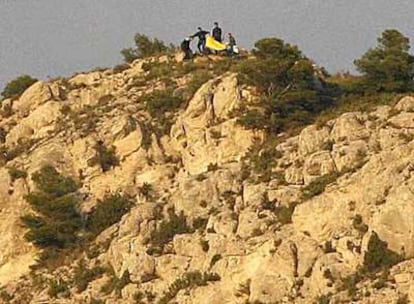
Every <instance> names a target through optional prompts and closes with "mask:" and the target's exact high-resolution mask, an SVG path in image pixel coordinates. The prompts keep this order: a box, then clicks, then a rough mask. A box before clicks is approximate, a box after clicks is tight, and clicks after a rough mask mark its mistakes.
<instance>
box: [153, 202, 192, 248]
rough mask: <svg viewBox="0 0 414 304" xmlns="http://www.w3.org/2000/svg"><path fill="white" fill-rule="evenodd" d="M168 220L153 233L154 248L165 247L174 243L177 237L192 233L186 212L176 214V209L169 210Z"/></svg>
mask: <svg viewBox="0 0 414 304" xmlns="http://www.w3.org/2000/svg"><path fill="white" fill-rule="evenodd" d="M168 216H169V218H168V219H165V220H163V221H162V222H161V223H160V225H159V226H158V227H157V229H156V230H155V231H153V232H152V233H151V237H150V239H151V240H150V243H151V244H152V245H153V246H160V247H163V246H164V245H165V244H167V243H168V242H170V241H172V239H173V238H174V236H175V235H177V234H184V233H189V232H191V231H192V230H191V228H190V227H189V226H188V225H187V218H186V216H185V215H184V212H182V211H181V212H180V213H179V214H178V215H177V214H175V211H174V209H170V210H168Z"/></svg>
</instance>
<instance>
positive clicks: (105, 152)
mask: <svg viewBox="0 0 414 304" xmlns="http://www.w3.org/2000/svg"><path fill="white" fill-rule="evenodd" d="M94 149H95V151H96V153H97V154H96V156H95V157H93V158H92V159H90V161H89V163H88V164H89V165H90V166H95V165H97V164H99V165H100V167H101V168H102V171H103V172H106V171H109V170H110V169H111V168H112V167H115V166H118V165H119V160H118V157H117V156H116V153H115V147H110V148H107V147H106V146H105V145H104V143H103V142H101V141H99V142H98V143H97V144H96V145H95V146H94Z"/></svg>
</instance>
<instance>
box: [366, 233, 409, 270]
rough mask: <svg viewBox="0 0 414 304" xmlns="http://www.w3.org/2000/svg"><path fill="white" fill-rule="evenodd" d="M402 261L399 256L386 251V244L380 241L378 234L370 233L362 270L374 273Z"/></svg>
mask: <svg viewBox="0 0 414 304" xmlns="http://www.w3.org/2000/svg"><path fill="white" fill-rule="evenodd" d="M402 260H403V257H402V256H400V255H399V254H397V253H395V252H393V251H391V250H389V249H388V244H387V243H386V242H384V241H382V240H381V239H380V238H379V237H378V234H376V233H375V232H373V233H372V235H371V238H370V239H369V242H368V251H367V253H366V254H365V256H364V264H363V270H364V271H366V272H370V273H372V272H376V271H378V270H381V269H384V268H387V267H392V266H394V265H395V264H398V263H399V262H401V261H402Z"/></svg>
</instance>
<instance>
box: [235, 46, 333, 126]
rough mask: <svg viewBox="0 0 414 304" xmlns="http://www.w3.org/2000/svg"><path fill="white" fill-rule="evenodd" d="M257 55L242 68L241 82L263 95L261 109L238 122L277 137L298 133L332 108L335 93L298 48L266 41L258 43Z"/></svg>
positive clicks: (239, 69)
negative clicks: (327, 109)
mask: <svg viewBox="0 0 414 304" xmlns="http://www.w3.org/2000/svg"><path fill="white" fill-rule="evenodd" d="M253 54H254V55H255V57H254V58H251V59H248V60H246V61H243V62H242V63H241V64H240V65H239V67H238V72H239V78H240V81H241V82H244V83H247V84H249V85H252V86H255V87H256V88H258V89H259V90H260V92H261V94H262V99H261V101H260V107H261V110H260V111H259V110H250V111H247V112H246V113H244V115H243V116H242V117H241V118H240V119H239V120H238V122H239V123H240V124H242V125H243V126H245V127H246V128H252V129H263V130H266V131H267V132H269V133H276V134H277V133H280V132H282V131H286V130H294V129H296V128H300V127H302V126H304V125H306V124H309V123H311V122H312V121H313V120H314V118H315V116H316V115H317V114H318V113H319V112H321V111H322V110H323V109H324V108H326V107H327V106H329V105H331V103H332V96H331V95H332V93H333V91H331V90H329V88H328V85H327V84H326V83H325V82H324V81H323V80H321V79H319V78H317V77H316V76H315V75H316V70H315V68H314V66H313V64H312V62H311V61H310V60H309V59H307V58H306V56H304V55H303V54H302V52H301V51H300V50H299V49H298V48H297V47H296V46H293V45H290V44H288V43H285V42H284V41H283V40H280V39H277V38H265V39H262V40H259V41H257V42H256V44H255V49H254V50H253Z"/></svg>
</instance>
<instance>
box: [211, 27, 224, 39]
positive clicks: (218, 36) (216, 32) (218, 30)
mask: <svg viewBox="0 0 414 304" xmlns="http://www.w3.org/2000/svg"><path fill="white" fill-rule="evenodd" d="M211 35H212V36H213V38H214V39H215V40H217V41H218V42H222V41H223V38H222V31H221V28H220V27H219V25H218V23H217V22H214V28H213V30H212V31H211Z"/></svg>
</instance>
